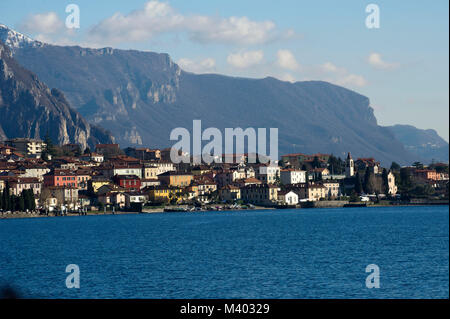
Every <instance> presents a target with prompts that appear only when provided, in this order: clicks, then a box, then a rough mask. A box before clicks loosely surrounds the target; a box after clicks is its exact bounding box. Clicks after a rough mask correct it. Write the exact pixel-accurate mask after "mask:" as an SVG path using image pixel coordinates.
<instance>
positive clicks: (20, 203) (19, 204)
mask: <svg viewBox="0 0 450 319" xmlns="http://www.w3.org/2000/svg"><path fill="white" fill-rule="evenodd" d="M16 209H17V210H18V211H20V212H23V211H25V197H24V194H23V192H22V194H20V196H17V198H16Z"/></svg>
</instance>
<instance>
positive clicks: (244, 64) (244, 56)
mask: <svg viewBox="0 0 450 319" xmlns="http://www.w3.org/2000/svg"><path fill="white" fill-rule="evenodd" d="M263 58H264V53H263V51H261V50H259V51H247V52H238V53H232V54H229V55H228V57H227V62H228V64H230V65H231V66H233V67H235V68H241V69H243V68H248V67H251V66H254V65H256V64H260V63H261V62H262V60H263Z"/></svg>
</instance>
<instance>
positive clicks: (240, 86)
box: [14, 44, 418, 165]
mask: <svg viewBox="0 0 450 319" xmlns="http://www.w3.org/2000/svg"><path fill="white" fill-rule="evenodd" d="M14 57H15V58H16V59H17V60H18V61H19V63H21V64H22V65H23V66H24V67H26V68H27V69H30V70H32V71H33V72H35V73H36V74H37V75H38V76H39V78H40V79H42V80H43V81H44V82H45V83H46V84H47V85H48V86H50V87H56V88H58V89H60V90H61V91H63V92H64V94H65V96H66V97H67V99H68V100H69V102H70V104H71V105H72V106H73V107H74V108H76V109H77V110H78V111H79V112H80V113H81V114H82V115H83V116H84V117H85V118H86V119H87V120H88V121H90V122H91V123H96V124H99V125H100V126H102V127H104V128H106V129H108V130H109V131H111V132H112V133H113V134H114V135H115V136H116V138H117V142H119V143H120V144H121V146H122V147H125V146H135V145H147V146H150V147H166V146H171V145H173V144H174V142H173V141H170V140H169V134H170V131H171V130H172V129H173V128H176V127H184V128H187V129H189V130H191V128H192V120H194V119H200V120H202V125H203V128H207V127H217V128H219V129H221V130H222V132H223V130H224V128H226V127H232V128H234V127H242V128H247V127H254V128H258V127H266V128H269V127H277V128H279V154H280V155H281V154H283V153H296V152H302V153H315V152H322V153H333V154H335V155H337V156H341V157H343V156H345V154H346V153H347V152H351V153H352V154H353V155H354V156H355V157H358V156H361V157H368V156H370V157H375V158H377V159H378V160H380V161H381V162H382V163H383V164H385V165H390V163H391V162H392V161H396V162H398V163H400V164H410V163H412V162H413V161H415V160H418V156H417V154H413V153H412V152H410V151H409V150H407V149H405V147H404V146H403V144H402V143H401V142H400V141H399V140H397V139H396V138H395V136H394V134H393V132H392V131H391V130H390V129H388V128H385V127H381V126H379V125H378V124H377V121H376V118H375V116H374V114H373V109H372V108H371V107H370V102H369V99H368V98H367V97H365V96H362V95H360V94H358V93H356V92H353V91H351V90H348V89H345V88H343V87H339V86H336V85H333V84H330V83H327V82H322V81H308V82H296V83H290V82H283V81H280V80H277V79H275V78H264V79H248V78H236V77H229V76H222V75H217V74H201V75H198V74H193V73H189V72H185V71H183V70H182V69H181V68H180V67H179V66H178V65H177V64H175V63H174V62H173V61H172V60H171V59H170V57H169V55H167V54H159V53H154V52H141V51H135V50H119V49H112V48H103V49H86V48H81V47H78V46H54V45H48V44H46V45H38V44H31V45H22V46H19V47H17V48H16V49H15V50H14Z"/></svg>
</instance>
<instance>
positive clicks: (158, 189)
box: [145, 186, 182, 202]
mask: <svg viewBox="0 0 450 319" xmlns="http://www.w3.org/2000/svg"><path fill="white" fill-rule="evenodd" d="M145 190H146V192H147V194H148V199H149V200H150V201H152V202H159V201H163V202H168V201H171V200H173V199H175V198H176V199H177V202H178V201H180V200H181V197H182V194H181V193H182V192H181V189H179V188H176V187H168V186H152V187H147V188H145Z"/></svg>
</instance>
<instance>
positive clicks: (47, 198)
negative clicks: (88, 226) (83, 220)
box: [41, 186, 80, 210]
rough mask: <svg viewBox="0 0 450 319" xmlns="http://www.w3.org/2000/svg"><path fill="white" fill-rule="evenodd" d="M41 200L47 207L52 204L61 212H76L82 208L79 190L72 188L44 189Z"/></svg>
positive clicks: (55, 187)
mask: <svg viewBox="0 0 450 319" xmlns="http://www.w3.org/2000/svg"><path fill="white" fill-rule="evenodd" d="M41 200H42V202H43V203H45V205H48V204H49V203H51V204H52V206H54V207H56V206H58V207H59V209H61V210H68V209H69V210H76V209H78V208H80V203H79V200H78V189H77V188H74V187H70V186H62V187H61V186H49V187H44V188H43V189H42V193H41ZM46 208H48V207H46Z"/></svg>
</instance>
